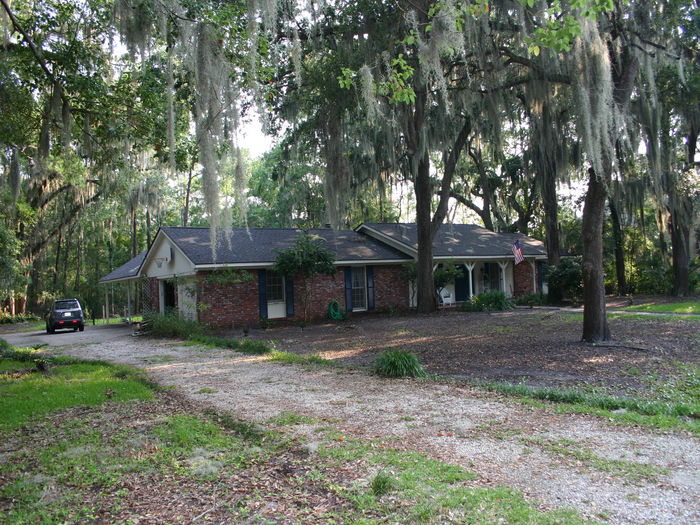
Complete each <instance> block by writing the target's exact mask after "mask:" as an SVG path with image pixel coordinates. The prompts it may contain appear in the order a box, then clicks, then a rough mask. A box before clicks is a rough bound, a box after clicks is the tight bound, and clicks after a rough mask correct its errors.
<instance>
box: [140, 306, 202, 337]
mask: <svg viewBox="0 0 700 525" xmlns="http://www.w3.org/2000/svg"><path fill="white" fill-rule="evenodd" d="M145 321H146V323H148V324H150V327H151V328H150V334H151V335H153V336H155V337H177V338H180V339H190V338H192V337H194V336H199V335H203V334H204V327H203V326H202V325H201V324H199V323H197V322H195V321H187V320H185V319H180V317H179V316H178V315H177V313H175V312H172V313H167V314H164V315H163V314H152V315H149V316H147V317H146V319H145Z"/></svg>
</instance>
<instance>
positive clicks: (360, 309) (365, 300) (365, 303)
mask: <svg viewBox="0 0 700 525" xmlns="http://www.w3.org/2000/svg"><path fill="white" fill-rule="evenodd" d="M356 270H361V271H362V287H356V286H355V271H356ZM350 278H351V295H352V310H353V312H365V311H367V309H368V306H369V298H368V296H367V294H368V287H367V267H366V266H352V267H351V270H350ZM360 291H361V293H362V297H363V306H358V305H357V304H356V301H355V297H356V296H355V293H356V292H358V293H359V292H360Z"/></svg>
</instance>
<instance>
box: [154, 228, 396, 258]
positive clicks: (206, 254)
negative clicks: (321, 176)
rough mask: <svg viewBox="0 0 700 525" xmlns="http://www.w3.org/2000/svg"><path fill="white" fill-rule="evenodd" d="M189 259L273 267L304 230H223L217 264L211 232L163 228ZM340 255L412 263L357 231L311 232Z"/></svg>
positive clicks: (218, 247) (219, 237) (200, 229)
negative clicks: (272, 264)
mask: <svg viewBox="0 0 700 525" xmlns="http://www.w3.org/2000/svg"><path fill="white" fill-rule="evenodd" d="M163 232H164V233H165V234H166V235H167V236H168V237H170V238H171V239H172V240H173V242H174V243H175V244H176V245H177V246H178V248H180V249H181V250H182V251H183V252H184V253H185V255H187V257H188V258H189V259H190V260H191V261H192V262H193V263H194V264H195V265H201V264H214V263H216V264H236V263H238V264H245V263H250V264H255V263H263V264H265V263H273V262H274V261H275V259H276V258H277V252H276V251H275V250H283V249H285V248H289V247H291V246H292V245H293V244H294V242H295V240H296V238H297V237H298V236H299V234H300V233H301V232H302V230H298V229H293V228H286V229H285V228H281V229H280V228H247V229H246V228H232V229H226V230H224V229H221V230H219V236H218V238H217V243H216V244H217V249H216V261H214V259H213V256H212V251H211V241H210V236H209V235H210V233H209V228H178V227H163ZM309 233H310V234H311V235H317V236H319V237H320V238H322V239H323V240H324V241H325V243H324V247H325V248H327V249H328V250H331V251H333V252H334V253H335V254H336V260H337V261H358V262H360V261H382V260H392V261H395V260H399V261H404V260H409V259H410V257H408V256H407V255H405V254H403V253H401V252H399V251H398V250H395V249H393V248H391V247H390V246H387V245H385V244H384V243H381V242H379V241H377V240H375V239H373V238H371V237H368V236H366V235H362V234H360V233H357V232H355V231H353V230H330V229H314V230H309Z"/></svg>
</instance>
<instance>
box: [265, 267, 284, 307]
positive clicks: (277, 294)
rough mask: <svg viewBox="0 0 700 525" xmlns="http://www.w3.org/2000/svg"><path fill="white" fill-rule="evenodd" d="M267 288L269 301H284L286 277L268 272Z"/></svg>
mask: <svg viewBox="0 0 700 525" xmlns="http://www.w3.org/2000/svg"><path fill="white" fill-rule="evenodd" d="M266 288H267V290H266V292H267V302H268V303H284V277H282V276H281V275H279V274H276V273H272V272H267V284H266Z"/></svg>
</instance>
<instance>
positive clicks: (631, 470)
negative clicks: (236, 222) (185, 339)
mask: <svg viewBox="0 0 700 525" xmlns="http://www.w3.org/2000/svg"><path fill="white" fill-rule="evenodd" d="M107 330H108V329H104V331H103V332H100V330H97V329H93V330H89V329H88V330H86V332H84V334H83V338H82V339H76V340H73V338H72V337H69V336H65V337H50V338H43V337H40V336H39V335H36V334H34V335H32V334H31V333H25V334H11V335H10V334H8V335H4V336H3V337H4V338H5V339H6V340H7V341H8V342H10V343H11V344H15V345H18V346H27V345H29V344H36V342H35V341H39V340H41V341H40V342H42V343H43V342H48V343H49V344H50V345H51V347H52V349H55V350H59V351H60V352H61V353H63V354H68V355H74V356H78V357H85V358H95V359H108V360H111V361H114V362H118V363H125V364H130V365H135V366H138V367H140V368H143V369H145V370H146V371H147V372H148V373H149V375H150V376H151V377H153V378H154V379H156V380H157V381H158V382H160V383H161V384H164V385H173V386H175V387H176V388H177V389H178V390H179V391H181V392H182V393H183V394H184V395H186V396H189V397H192V398H194V399H197V400H198V401H200V402H206V403H210V404H211V405H214V406H216V407H217V408H219V409H224V410H228V411H231V412H232V413H233V414H235V415H236V416H237V417H239V418H241V419H244V420H250V421H258V422H264V421H266V420H268V419H269V418H271V417H274V416H277V415H279V414H280V413H282V412H284V411H287V412H294V413H297V414H303V415H306V416H311V417H313V418H314V419H316V420H321V421H322V422H323V423H322V424H323V425H324V426H329V425H333V426H335V427H336V428H337V429H338V430H339V431H341V432H343V433H344V434H345V435H347V436H348V437H353V438H361V439H377V440H392V441H391V443H392V446H398V447H400V448H405V449H408V450H416V451H420V452H422V453H425V454H428V455H430V456H432V457H435V458H438V459H441V460H444V461H447V462H451V463H456V464H459V465H462V466H464V467H466V468H468V469H470V470H472V471H474V472H476V473H478V474H479V476H480V480H479V483H481V484H484V485H505V486H509V487H513V488H516V489H518V490H520V491H522V492H523V493H524V494H525V495H526V496H527V497H528V498H529V499H530V500H532V501H534V502H536V504H538V505H541V506H542V507H543V508H562V507H565V508H574V509H576V510H577V511H579V512H580V513H582V514H583V515H585V516H589V517H592V518H596V519H602V520H604V521H610V522H612V523H668V524H678V523H698V522H700V497H699V496H700V490H699V489H700V468H699V467H700V447H699V446H698V444H699V441H698V439H697V438H694V437H692V436H690V435H688V434H685V433H680V432H678V433H660V432H649V431H645V430H642V429H637V428H630V427H620V426H613V425H611V424H608V423H606V422H605V421H603V420H599V419H595V418H591V417H588V416H579V415H569V414H567V415H562V414H556V413H555V412H554V411H553V410H550V409H541V408H535V407H532V406H528V405H523V404H519V403H517V402H515V401H513V400H510V399H507V398H502V397H499V396H498V395H495V394H493V393H484V392H481V391H479V390H475V389H471V388H468V387H463V386H456V385H454V384H449V383H433V382H417V381H413V380H385V379H380V378H377V377H373V376H371V375H368V374H366V373H364V372H359V371H352V370H338V369H328V368H316V367H304V366H292V365H283V364H276V363H271V362H269V361H267V360H266V359H265V358H264V357H262V358H261V357H251V356H247V355H242V354H238V353H235V352H230V351H212V350H204V349H198V348H197V347H183V346H178V345H177V344H173V342H171V341H159V340H153V339H143V338H133V337H131V336H130V335H129V330H125V329H122V330H121V331H120V330H118V329H114V328H112V329H109V330H110V331H109V333H108V331H107ZM91 332H92V333H91ZM71 335H72V334H71ZM32 338H33V339H32ZM78 341H80V342H78ZM316 428H317V426H316V425H297V426H294V427H293V430H292V431H294V432H297V433H298V434H301V435H302V436H303V437H305V438H306V439H307V440H308V443H309V445H308V446H309V448H310V449H313V447H314V444H315V443H314V438H315V436H316V432H315V429H316Z"/></svg>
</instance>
